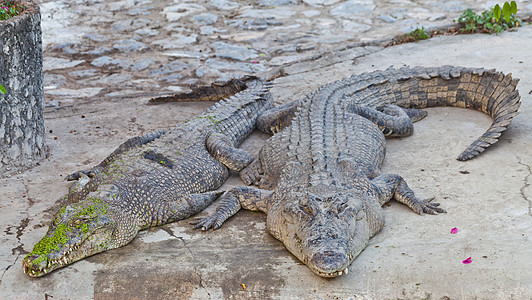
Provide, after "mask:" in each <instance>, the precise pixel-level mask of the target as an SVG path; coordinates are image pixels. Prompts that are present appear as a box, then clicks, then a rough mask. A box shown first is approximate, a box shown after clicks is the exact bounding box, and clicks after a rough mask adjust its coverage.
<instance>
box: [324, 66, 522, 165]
mask: <svg viewBox="0 0 532 300" xmlns="http://www.w3.org/2000/svg"><path fill="white" fill-rule="evenodd" d="M518 82H519V79H512V76H511V74H506V75H505V74H503V73H501V72H497V71H495V70H485V69H480V68H464V67H453V66H443V67H433V68H423V67H416V68H407V67H405V68H400V69H392V68H389V69H387V70H386V71H375V72H371V73H364V74H360V75H354V76H352V77H350V78H348V79H344V80H341V81H339V82H336V83H332V85H336V92H339V93H341V94H342V96H343V99H345V100H346V101H355V102H357V103H360V104H364V105H368V106H371V107H375V108H378V107H381V106H383V105H385V104H396V105H399V106H402V107H405V108H425V107H437V106H455V107H463V108H472V109H475V110H478V111H481V112H483V113H486V114H488V115H490V116H491V117H492V118H493V123H492V124H491V126H490V127H489V128H488V130H487V131H486V132H485V133H484V134H483V135H482V136H481V137H479V138H478V139H477V140H476V141H474V142H473V143H472V144H471V145H470V146H469V147H467V149H465V150H464V151H463V152H462V153H461V154H460V155H459V156H458V158H457V159H458V160H469V159H472V158H474V157H476V156H478V155H479V154H480V153H481V152H483V151H484V150H485V149H486V148H488V147H489V146H490V145H492V144H495V143H496V142H497V141H498V138H499V136H500V135H501V133H502V132H503V131H505V130H506V129H507V127H508V125H510V123H511V121H512V119H513V118H514V117H515V116H516V115H517V114H518V112H517V110H518V109H519V106H520V105H521V102H520V98H521V97H520V96H519V92H518V91H517V90H516V86H517V83H518Z"/></svg>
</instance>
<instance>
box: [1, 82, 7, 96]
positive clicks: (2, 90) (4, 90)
mask: <svg viewBox="0 0 532 300" xmlns="http://www.w3.org/2000/svg"><path fill="white" fill-rule="evenodd" d="M6 93H7V91H6V88H5V87H4V86H3V85H1V84H0V94H2V95H5V94H6Z"/></svg>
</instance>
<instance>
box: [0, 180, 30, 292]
mask: <svg viewBox="0 0 532 300" xmlns="http://www.w3.org/2000/svg"><path fill="white" fill-rule="evenodd" d="M22 183H23V184H24V189H25V194H24V195H23V198H27V199H28V203H29V205H28V206H27V207H26V210H25V213H26V218H24V219H22V220H21V221H20V223H19V225H18V226H17V227H16V230H17V231H16V237H15V238H16V239H17V242H18V246H17V247H15V248H12V249H11V254H12V255H16V257H15V261H14V262H13V263H12V264H10V265H9V266H7V268H5V270H4V271H3V272H2V276H0V285H1V284H2V280H3V279H4V275H5V274H6V272H7V271H8V270H9V269H10V268H11V267H12V266H14V265H15V264H16V263H17V261H18V259H19V258H20V256H21V255H24V254H28V251H26V250H24V244H23V243H22V242H21V241H20V237H21V236H22V234H23V232H24V230H25V229H26V227H28V224H29V223H30V221H31V219H30V217H29V216H30V212H29V210H30V208H31V207H32V206H33V205H34V204H35V201H33V199H32V198H31V197H30V193H29V191H30V189H29V187H28V180H27V179H26V177H23V178H22ZM12 228H13V227H11V226H10V227H8V228H7V229H6V230H5V231H4V232H5V233H6V234H13V233H12V232H11V229H12Z"/></svg>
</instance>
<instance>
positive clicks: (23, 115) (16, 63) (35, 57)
mask: <svg viewBox="0 0 532 300" xmlns="http://www.w3.org/2000/svg"><path fill="white" fill-rule="evenodd" d="M2 2H3V1H2ZM16 2H17V3H19V4H22V5H24V7H25V9H24V12H23V13H21V14H20V15H18V16H16V17H13V18H11V19H8V20H3V21H0V84H2V85H3V86H4V87H5V88H6V90H7V94H6V95H0V177H2V176H6V175H10V174H13V173H15V172H19V171H22V170H25V169H27V168H30V167H32V166H34V165H35V164H36V163H38V162H39V160H40V159H42V158H43V157H44V156H45V155H46V146H45V143H44V137H45V132H44V118H43V72H42V56H43V55H42V40H41V14H40V11H39V6H38V5H37V4H36V3H35V2H34V1H32V0H29V1H16Z"/></svg>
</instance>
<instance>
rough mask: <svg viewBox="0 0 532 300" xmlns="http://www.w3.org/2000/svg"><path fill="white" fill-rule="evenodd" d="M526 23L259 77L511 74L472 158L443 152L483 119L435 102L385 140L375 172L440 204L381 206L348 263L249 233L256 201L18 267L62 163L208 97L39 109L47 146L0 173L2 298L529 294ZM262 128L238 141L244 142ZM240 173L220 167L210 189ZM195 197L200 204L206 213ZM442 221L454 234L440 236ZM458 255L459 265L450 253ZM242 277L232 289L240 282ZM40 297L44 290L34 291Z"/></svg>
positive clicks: (529, 38) (79, 163)
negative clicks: (507, 117)
mask: <svg viewBox="0 0 532 300" xmlns="http://www.w3.org/2000/svg"><path fill="white" fill-rule="evenodd" d="M530 49H532V26H530V25H528V26H525V27H522V28H520V29H519V30H518V31H517V32H506V33H503V34H500V35H457V36H442V37H436V38H433V39H431V40H427V41H422V42H418V43H410V44H403V45H399V46H394V47H390V48H381V47H366V48H348V49H346V50H343V51H336V52H332V53H330V54H329V55H325V56H323V57H321V58H320V59H317V60H314V61H311V62H302V63H297V64H293V65H291V66H289V67H287V68H286V71H287V73H288V74H289V75H288V76H286V77H282V78H279V79H277V80H276V81H275V82H274V88H273V93H274V96H275V97H276V99H277V102H278V103H282V102H286V101H289V100H290V99H293V98H297V97H301V96H303V95H304V94H305V93H307V92H310V91H311V90H313V89H314V88H316V87H318V86H320V85H322V84H325V83H327V82H330V81H333V80H336V79H340V78H343V77H345V76H349V75H351V74H356V73H362V72H365V71H372V70H377V69H385V68H387V67H389V66H391V65H394V66H396V67H400V66H403V65H408V66H416V65H422V66H439V65H446V64H452V65H463V66H468V67H484V68H496V69H497V70H500V71H503V72H507V73H508V72H511V73H512V74H513V75H514V76H515V77H517V78H520V79H521V81H520V83H519V85H518V89H519V91H520V93H521V96H522V102H523V103H522V106H521V109H520V112H521V113H520V115H519V116H517V117H516V118H515V119H514V121H513V123H512V125H511V127H510V129H509V130H508V131H506V132H505V133H504V134H503V136H502V138H501V140H500V142H499V143H497V144H496V145H495V146H494V147H491V149H489V150H487V151H486V152H485V153H484V154H482V155H481V156H480V157H478V158H476V159H474V160H472V161H468V162H460V161H457V160H455V157H456V156H457V155H458V154H459V153H460V152H461V151H462V150H463V149H464V148H465V147H466V146H467V145H469V143H470V142H471V141H472V140H474V139H475V138H476V137H478V136H480V135H481V134H482V133H483V132H484V130H485V129H487V128H488V126H489V124H490V118H489V117H487V116H486V115H483V114H482V113H478V112H474V111H470V110H465V109H457V108H435V109H430V110H429V116H428V117H427V118H426V119H425V120H423V121H421V122H419V123H416V125H415V128H416V132H415V134H414V135H413V136H412V137H408V138H404V139H395V140H389V141H388V156H387V159H386V163H385V167H384V172H390V173H391V172H393V173H398V174H400V175H402V176H403V177H404V178H405V179H406V180H407V182H408V183H409V185H410V186H411V187H412V188H413V189H414V191H416V193H417V194H418V196H420V197H421V198H426V197H431V196H435V197H436V198H437V199H438V201H439V202H441V204H442V206H443V207H444V208H445V209H447V211H448V213H447V214H443V215H437V216H419V215H416V214H414V213H412V212H411V211H410V210H409V209H407V208H406V207H404V206H403V205H400V204H397V203H395V202H394V203H392V205H391V206H390V207H385V214H386V221H387V225H386V226H385V228H384V229H383V230H382V231H381V232H380V233H379V234H378V235H377V236H376V237H374V238H373V239H372V240H371V241H370V244H369V245H368V247H367V249H366V250H365V251H364V252H363V253H362V254H361V255H360V256H359V257H358V258H357V259H356V260H355V262H354V263H353V264H352V266H351V267H350V268H349V269H350V272H349V274H348V275H344V276H341V277H339V278H336V279H323V278H320V277H318V276H316V275H314V274H313V273H312V272H311V271H310V270H309V269H308V268H307V267H306V266H305V265H303V264H302V263H300V262H299V261H298V260H297V259H295V258H294V257H293V256H292V255H291V254H289V253H288V251H287V250H286V249H285V248H284V247H283V245H282V244H280V243H279V242H278V241H277V240H275V239H274V238H273V237H271V236H270V235H269V234H268V233H267V232H266V231H265V215H264V214H262V213H252V212H247V211H241V212H239V213H238V214H237V215H236V216H234V217H232V218H231V219H230V220H228V221H227V222H226V223H225V224H224V226H223V227H222V228H221V229H219V230H217V231H215V232H198V231H194V230H192V229H191V226H190V225H189V224H188V221H187V220H185V221H181V222H177V223H173V224H169V225H166V226H161V227H159V228H154V229H152V230H149V231H146V232H142V233H140V234H139V236H138V238H136V239H135V240H134V241H133V242H132V243H131V244H129V245H127V246H125V247H122V248H119V249H116V250H112V251H108V252H105V253H101V254H98V255H95V256H93V257H90V258H87V259H85V260H82V261H80V262H77V263H75V264H73V265H71V266H68V267H65V268H63V269H60V270H57V271H55V272H53V273H51V274H49V275H47V276H45V277H42V278H37V279H32V278H30V277H28V276H27V275H25V274H24V273H23V271H22V265H21V260H22V258H23V257H24V256H25V254H26V253H27V252H29V251H31V249H32V247H33V245H34V244H35V243H36V242H38V240H39V239H40V238H42V237H43V236H44V234H45V232H46V230H47V222H48V221H49V220H50V218H51V216H50V215H49V213H48V212H47V209H48V208H49V207H51V206H52V205H53V204H54V203H55V201H56V200H57V199H59V198H60V197H61V196H62V195H64V194H65V193H66V191H67V188H68V183H67V182H65V181H64V177H65V176H66V175H67V174H70V173H72V172H73V171H76V170H78V169H83V168H86V167H88V166H91V165H94V164H97V163H98V162H99V161H100V160H102V159H103V158H104V157H105V156H106V155H108V154H109V153H110V152H111V151H113V150H114V149H115V148H116V146H118V145H119V144H120V143H122V142H123V141H124V140H125V139H127V138H129V137H132V136H136V135H140V134H143V133H145V132H148V131H151V130H154V129H158V128H167V127H169V126H171V125H172V124H175V123H176V122H181V121H184V120H186V119H188V118H190V117H191V116H193V115H194V114H197V113H199V112H201V111H203V110H205V109H206V108H207V107H208V106H209V105H210V104H209V103H179V104H165V105H159V106H146V105H145V103H146V101H147V100H148V99H149V97H145V96H142V95H140V96H139V95H137V96H135V97H127V96H122V97H104V98H97V99H93V100H92V101H87V102H82V103H74V104H73V105H70V106H61V107H58V108H54V109H48V110H47V111H46V114H45V117H46V127H47V131H48V135H47V143H48V145H49V146H50V157H49V158H48V159H46V160H44V161H43V162H42V163H41V165H40V166H38V167H35V168H34V169H32V170H30V171H27V172H25V173H23V174H20V175H17V176H12V177H9V178H5V179H1V180H0V206H1V211H2V215H1V216H2V218H1V219H0V228H1V229H2V231H3V232H4V234H3V235H2V237H1V244H0V270H2V271H1V274H0V295H2V296H1V298H8V299H38V298H45V299H46V298H47V299H54V300H57V299H90V298H95V299H145V298H160V299H165V298H172V299H222V298H226V299H248V298H254V299H257V298H266V299H350V298H351V299H397V298H401V299H429V298H430V299H530V298H531V297H532V260H530V257H531V256H532V247H531V246H532V200H531V199H532V187H531V186H530V184H531V182H530V181H531V180H532V178H531V174H532V170H531V165H532V151H531V150H530V149H531V146H532V136H531V135H530V134H529V132H530V130H531V127H532V120H531V113H532V111H531V110H532V104H531V103H530V100H531V98H532V95H531V94H532V68H531V67H530V63H531V61H532V51H530ZM266 138H267V136H266V135H263V134H258V133H257V134H254V135H253V136H252V137H250V138H249V139H248V140H247V141H246V142H245V143H244V145H243V148H245V149H248V150H250V151H252V152H253V153H256V152H257V149H258V147H260V145H261V144H262V142H263V140H264V139H266ZM240 184H242V183H241V182H240V180H239V179H238V177H236V176H233V177H232V178H231V179H230V180H229V181H228V182H227V184H226V185H225V186H224V187H223V188H230V187H232V186H236V185H240ZM212 209H213V207H212V206H211V207H210V208H209V209H208V211H211V210H212ZM453 227H457V228H458V233H457V234H450V230H451V228H453ZM468 257H471V258H472V263H471V264H462V260H464V259H466V258H468ZM244 286H245V288H244ZM51 296H53V298H50V297H51Z"/></svg>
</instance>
